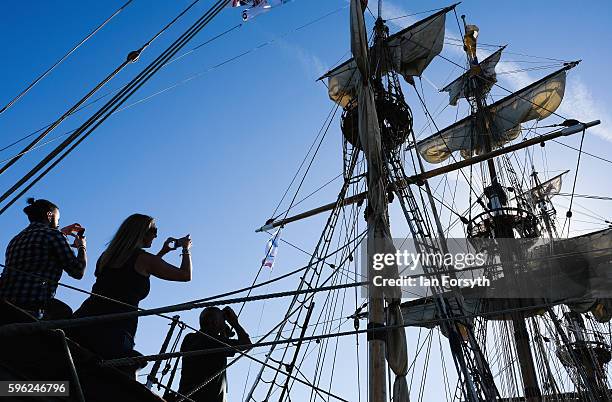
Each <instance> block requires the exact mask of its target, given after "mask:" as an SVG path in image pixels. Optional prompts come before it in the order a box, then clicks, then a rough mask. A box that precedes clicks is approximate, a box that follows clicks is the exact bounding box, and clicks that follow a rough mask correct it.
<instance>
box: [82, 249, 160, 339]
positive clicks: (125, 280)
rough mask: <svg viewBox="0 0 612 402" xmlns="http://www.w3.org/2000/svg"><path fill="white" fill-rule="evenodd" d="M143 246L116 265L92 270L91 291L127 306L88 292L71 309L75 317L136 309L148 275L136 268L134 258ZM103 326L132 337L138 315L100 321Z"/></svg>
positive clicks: (144, 290)
mask: <svg viewBox="0 0 612 402" xmlns="http://www.w3.org/2000/svg"><path fill="white" fill-rule="evenodd" d="M143 253H144V251H143V250H136V251H135V252H134V253H133V254H132V256H131V257H130V258H129V259H128V260H127V261H126V262H125V264H123V266H121V267H119V268H109V267H100V268H101V269H100V270H99V271H98V272H97V273H96V282H95V283H94V285H93V288H92V292H93V293H96V294H99V295H102V296H106V297H109V298H111V299H114V300H119V301H121V302H123V303H126V304H128V305H130V306H134V307H130V306H126V305H124V304H120V303H116V302H113V301H110V300H105V299H102V298H100V297H96V296H90V297H89V298H88V299H86V300H85V301H84V302H83V304H82V305H81V307H80V308H79V309H78V310H77V311H76V312H75V314H74V315H75V317H87V316H95V315H103V314H113V313H122V312H128V311H135V310H137V307H138V304H139V303H140V301H141V300H143V299H144V298H145V297H147V295H148V294H149V290H150V286H151V283H150V279H149V277H148V276H144V275H141V274H139V273H138V272H136V269H135V268H136V267H135V266H136V259H137V258H138V257H139V256H140V255H141V254H143ZM104 325H105V326H106V327H108V326H112V327H115V328H117V329H120V330H124V331H127V332H128V333H129V334H130V335H131V336H132V337H134V336H135V335H136V328H137V327H138V317H130V318H127V319H124V320H117V321H111V322H107V323H104Z"/></svg>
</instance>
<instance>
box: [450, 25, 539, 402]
mask: <svg viewBox="0 0 612 402" xmlns="http://www.w3.org/2000/svg"><path fill="white" fill-rule="evenodd" d="M461 19H462V20H463V26H464V32H465V34H464V41H463V42H464V46H463V48H464V50H465V53H466V56H467V59H468V63H469V66H470V74H471V77H470V79H469V80H468V81H467V82H468V86H469V89H470V93H471V95H472V96H471V97H470V98H469V101H470V105H471V107H472V114H473V115H474V116H475V118H476V125H475V128H476V133H473V134H474V136H473V137H472V138H474V137H475V136H478V135H481V136H482V137H481V140H482V143H483V144H484V152H485V153H489V152H491V151H492V150H493V146H492V134H491V130H492V127H493V123H492V119H491V116H490V115H489V113H488V110H487V107H486V101H485V96H484V91H483V90H482V82H481V79H480V77H479V76H478V73H479V69H480V68H479V62H478V57H477V55H476V43H477V38H478V28H477V27H476V26H475V25H468V24H467V23H466V21H465V15H462V16H461ZM486 162H487V170H488V173H489V180H490V184H489V186H487V187H486V188H485V189H484V193H485V195H486V197H487V198H488V200H489V209H490V210H491V211H492V220H493V223H494V225H493V229H492V232H493V233H492V235H493V236H494V237H495V238H496V239H512V238H514V228H513V226H512V225H508V224H507V223H506V222H507V221H508V220H507V219H506V218H505V210H504V206H505V205H506V204H507V200H508V197H507V194H506V192H505V191H504V188H503V187H502V185H501V184H500V182H499V179H498V174H497V169H496V167H495V158H489V159H487V161H486ZM500 257H501V260H502V263H503V262H509V261H511V260H512V252H511V251H510V250H504V248H503V247H502V248H501V250H500ZM512 306H513V307H516V308H520V307H521V301H520V300H514V301H512ZM512 326H513V328H514V332H513V336H514V342H515V346H516V353H517V357H518V360H519V365H520V372H521V377H522V380H523V390H524V394H525V400H526V401H527V402H537V401H539V400H541V396H542V395H541V392H540V387H539V385H538V377H537V373H536V368H535V363H534V359H533V355H532V353H531V347H530V345H529V343H530V339H529V331H528V330H527V325H526V322H525V315H524V313H523V312H520V311H519V312H515V313H512Z"/></svg>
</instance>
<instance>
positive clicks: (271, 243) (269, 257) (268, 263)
mask: <svg viewBox="0 0 612 402" xmlns="http://www.w3.org/2000/svg"><path fill="white" fill-rule="evenodd" d="M279 237H280V229H279V230H277V231H276V232H274V234H273V235H272V237H271V238H270V240H268V242H267V243H266V256H265V257H264V259H263V261H262V264H263V266H264V267H268V268H270V269H272V267H273V266H274V260H275V259H276V253H277V251H278V239H279Z"/></svg>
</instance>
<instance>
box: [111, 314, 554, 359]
mask: <svg viewBox="0 0 612 402" xmlns="http://www.w3.org/2000/svg"><path fill="white" fill-rule="evenodd" d="M554 306H556V304H554V303H540V304H534V305H531V306H527V307H513V308H506V309H500V310H495V311H488V312H481V313H478V314H463V315H461V316H454V317H448V318H432V319H428V320H422V321H420V325H419V326H425V327H426V326H429V325H438V324H441V323H443V322H456V320H457V319H458V318H465V319H468V318H479V317H487V316H496V315H499V314H509V313H516V312H522V311H529V310H534V309H541V308H546V307H554ZM410 326H414V324H412V323H410V324H397V325H387V326H383V327H374V328H366V329H359V330H353V331H343V332H337V333H330V334H320V335H311V336H304V337H298V338H289V339H282V340H278V341H269V342H260V343H256V344H252V345H239V346H235V347H233V346H229V347H220V348H212V349H201V350H192V351H185V352H174V353H161V354H154V355H148V356H135V357H125V358H120V359H111V360H104V361H102V362H101V365H102V366H104V367H121V366H129V365H133V364H135V363H140V362H150V361H157V360H166V359H171V358H175V357H192V356H204V355H209V354H215V353H224V352H231V351H235V350H236V349H240V350H243V349H252V348H257V347H266V346H273V345H281V344H290V343H295V342H312V341H315V342H316V341H318V340H322V339H328V338H336V337H346V336H354V335H356V334H357V335H359V334H366V333H369V332H376V331H389V330H393V329H398V328H406V327H410Z"/></svg>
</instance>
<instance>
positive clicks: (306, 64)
mask: <svg viewBox="0 0 612 402" xmlns="http://www.w3.org/2000/svg"><path fill="white" fill-rule="evenodd" d="M276 41H277V43H278V45H279V46H280V48H281V49H283V50H285V51H286V52H287V53H289V54H290V55H291V56H293V57H295V58H296V59H297V60H298V62H299V63H300V65H301V66H302V69H303V70H304V73H305V74H306V75H307V76H308V78H309V79H317V78H319V77H320V76H322V75H323V74H325V73H326V72H327V71H328V70H329V69H328V66H327V64H325V63H324V62H323V61H322V60H321V59H320V58H319V57H318V56H317V55H315V54H314V53H312V52H310V51H308V50H306V49H304V48H303V47H301V46H299V45H296V44H293V43H289V42H287V41H286V40H284V39H281V38H277V39H276Z"/></svg>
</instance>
